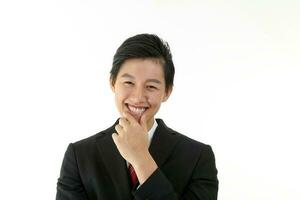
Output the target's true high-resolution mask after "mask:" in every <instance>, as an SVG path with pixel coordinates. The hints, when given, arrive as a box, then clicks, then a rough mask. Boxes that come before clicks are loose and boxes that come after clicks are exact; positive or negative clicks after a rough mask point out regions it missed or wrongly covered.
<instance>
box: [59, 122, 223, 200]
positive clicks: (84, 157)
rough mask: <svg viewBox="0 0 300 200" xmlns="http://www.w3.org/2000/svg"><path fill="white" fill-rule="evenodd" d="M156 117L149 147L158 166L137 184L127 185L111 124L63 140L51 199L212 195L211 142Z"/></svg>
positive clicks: (201, 199)
mask: <svg viewBox="0 0 300 200" xmlns="http://www.w3.org/2000/svg"><path fill="white" fill-rule="evenodd" d="M157 123H158V127H157V129H156V130H155V133H154V135H153V138H152V142H151V145H150V147H149V151H150V153H151V155H152V157H153V159H154V160H155V162H156V163H157V165H158V169H157V170H156V171H155V172H154V173H153V174H152V175H151V176H150V177H149V178H148V179H147V180H146V182H144V183H143V184H142V185H140V186H139V187H138V189H137V190H135V191H132V190H131V183H130V178H129V174H128V170H127V166H126V161H125V160H124V159H123V158H122V156H121V155H120V153H119V151H118V149H117V147H116V146H115V144H114V142H113V140H112V137H111V135H112V133H114V132H115V130H114V125H113V126H112V127H110V128H108V129H106V130H104V131H102V132H100V133H98V134H96V135H94V136H91V137H89V138H86V139H84V140H81V141H78V142H76V143H73V144H70V145H69V146H68V148H67V151H66V153H65V156H64V160H63V164H62V167H61V172H60V177H59V179H58V182H57V194H56V200H129V199H136V200H143V199H148V200H159V199H164V200H168V199H170V200H175V199H186V200H196V199H198V200H216V199H217V192H218V179H217V169H216V166H215V158H214V153H213V151H212V149H211V147H210V146H209V145H206V144H203V143H201V142H198V141H195V140H192V139H190V138H188V137H186V136H184V135H182V134H180V133H178V132H176V131H174V130H172V129H170V128H168V127H167V126H166V125H165V123H164V122H163V121H162V120H161V119H157Z"/></svg>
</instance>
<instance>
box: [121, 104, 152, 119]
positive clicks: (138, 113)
mask: <svg viewBox="0 0 300 200" xmlns="http://www.w3.org/2000/svg"><path fill="white" fill-rule="evenodd" d="M125 105H126V107H127V108H128V110H129V112H130V113H131V114H132V115H133V116H134V118H135V119H136V120H138V121H140V119H141V117H142V115H143V113H144V112H145V111H146V110H147V109H148V107H140V106H139V107H137V106H133V105H130V104H128V103H126V104H125Z"/></svg>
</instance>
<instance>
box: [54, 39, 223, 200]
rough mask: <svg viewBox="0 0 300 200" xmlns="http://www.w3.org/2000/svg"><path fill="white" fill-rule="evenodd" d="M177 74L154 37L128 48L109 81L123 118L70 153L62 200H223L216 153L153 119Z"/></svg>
mask: <svg viewBox="0 0 300 200" xmlns="http://www.w3.org/2000/svg"><path fill="white" fill-rule="evenodd" d="M174 72H175V70H174V65H173V61H172V55H171V52H170V49H169V46H168V44H167V43H166V42H164V41H163V40H161V39H160V38H159V37H157V36H156V35H151V34H140V35H136V36H133V37H131V38H128V39H127V40H125V42H124V43H123V44H122V45H121V46H120V47H119V48H118V50H117V52H116V53H115V56H114V60H113V66H112V69H111V76H110V87H111V89H112V91H113V92H114V94H115V103H116V107H117V109H118V111H119V113H120V118H119V119H118V120H117V121H116V123H115V124H114V125H113V126H111V127H110V128H108V129H106V130H104V131H101V132H100V133H98V134H96V135H93V136H91V137H89V138H86V139H84V140H81V141H78V142H75V143H71V144H70V145H69V147H68V148H67V151H66V153H65V157H64V160H63V164H62V168H61V173H60V177H59V179H58V183H57V194H56V199H57V200H67V199H68V200H71V199H72V200H88V199H89V200H129V199H136V200H142V199H150V200H158V199H164V200H168V199H170V200H171V199H172V200H173V199H174V200H175V199H189V200H193V199H195V200H196V199H199V200H215V199H217V192H218V179H217V169H216V166H215V158H214V154H213V151H212V149H211V147H210V146H209V145H206V144H203V143H201V142H198V141H195V140H193V139H190V138H188V137H186V136H184V135H183V134H181V133H178V132H176V131H174V130H172V129H170V128H169V127H167V126H166V124H165V123H164V122H163V120H161V119H155V115H156V113H157V112H158V111H159V108H160V106H161V103H163V102H165V101H167V99H168V97H169V96H170V95H171V93H172V90H173V79H174Z"/></svg>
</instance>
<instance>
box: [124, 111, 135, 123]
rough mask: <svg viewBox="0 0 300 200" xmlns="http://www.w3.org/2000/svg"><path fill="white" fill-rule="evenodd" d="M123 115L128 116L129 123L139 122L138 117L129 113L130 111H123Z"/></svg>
mask: <svg viewBox="0 0 300 200" xmlns="http://www.w3.org/2000/svg"><path fill="white" fill-rule="evenodd" d="M123 116H124V118H126V119H127V120H128V121H129V123H130V124H132V125H134V124H136V123H138V122H137V121H136V119H135V118H134V117H133V116H132V115H131V114H130V113H128V112H126V111H125V112H123Z"/></svg>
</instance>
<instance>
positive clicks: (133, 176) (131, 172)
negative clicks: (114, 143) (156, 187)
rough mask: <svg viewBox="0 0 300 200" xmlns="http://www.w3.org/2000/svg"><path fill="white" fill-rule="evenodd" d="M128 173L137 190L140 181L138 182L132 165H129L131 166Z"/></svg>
mask: <svg viewBox="0 0 300 200" xmlns="http://www.w3.org/2000/svg"><path fill="white" fill-rule="evenodd" d="M128 171H129V175H130V180H131V183H132V186H133V188H135V187H136V186H137V185H138V182H139V180H138V178H137V176H136V173H135V171H134V168H133V167H132V165H131V164H129V166H128Z"/></svg>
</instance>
